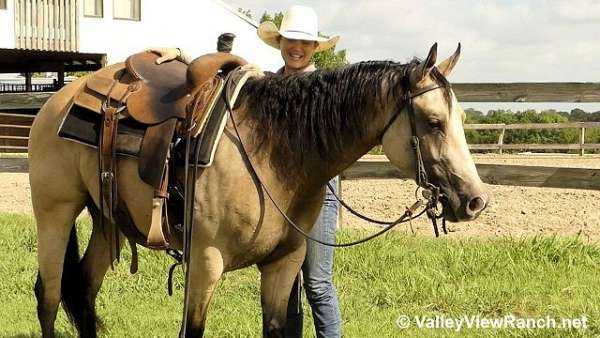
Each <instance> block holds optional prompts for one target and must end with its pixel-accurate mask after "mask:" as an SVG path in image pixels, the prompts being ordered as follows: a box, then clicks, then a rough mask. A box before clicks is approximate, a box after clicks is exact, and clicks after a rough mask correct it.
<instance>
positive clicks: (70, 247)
mask: <svg viewBox="0 0 600 338" xmlns="http://www.w3.org/2000/svg"><path fill="white" fill-rule="evenodd" d="M89 286H90V285H89V281H88V279H87V277H86V275H85V273H84V272H83V267H82V264H81V260H80V258H79V245H78V244H77V230H76V227H75V225H73V229H72V230H71V235H70V237H69V243H68V244H67V252H66V254H65V264H64V268H63V274H62V283H61V299H62V304H63V308H64V309H65V312H66V313H67V316H68V317H69V319H70V320H71V322H72V323H73V324H74V325H75V326H76V327H77V330H78V331H79V335H80V337H96V323H97V317H96V310H95V305H94V304H91V303H90V300H89V299H87V298H86V291H87V290H88V289H89Z"/></svg>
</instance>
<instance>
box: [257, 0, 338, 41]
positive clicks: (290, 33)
mask: <svg viewBox="0 0 600 338" xmlns="http://www.w3.org/2000/svg"><path fill="white" fill-rule="evenodd" d="M258 36H259V37H260V38H261V40H263V41H264V42H265V43H266V44H267V45H269V46H271V47H273V48H277V49H279V38H280V36H283V37H285V38H287V39H293V40H307V41H316V42H317V43H318V44H319V45H318V46H317V49H316V51H317V52H320V51H324V50H326V49H329V48H331V47H333V46H335V45H336V44H337V42H338V40H339V39H340V37H339V36H338V35H335V36H332V37H330V38H325V37H322V36H319V29H318V19H317V13H315V11H314V10H313V9H312V8H310V7H306V6H292V7H290V8H288V10H287V11H286V12H285V14H284V15H283V19H282V20H281V28H280V29H279V30H277V26H275V24H274V23H273V22H271V21H265V22H263V23H261V24H260V26H259V27H258Z"/></svg>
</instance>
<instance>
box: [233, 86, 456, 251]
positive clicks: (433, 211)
mask: <svg viewBox="0 0 600 338" xmlns="http://www.w3.org/2000/svg"><path fill="white" fill-rule="evenodd" d="M439 88H441V87H440V86H428V87H425V88H423V89H421V90H419V91H418V92H416V93H413V94H411V93H410V91H407V92H406V93H405V95H404V100H403V101H404V102H405V105H404V106H399V107H398V109H397V110H396V111H395V113H394V115H393V116H392V118H391V119H390V121H388V123H387V124H386V126H385V128H384V129H383V132H382V133H381V136H380V137H381V138H383V135H384V134H385V133H386V132H387V130H388V129H389V127H390V126H391V125H392V124H393V123H394V121H395V120H396V119H397V118H398V116H399V115H400V113H401V112H402V108H403V107H408V113H409V118H410V123H411V132H412V147H413V150H414V152H415V159H416V163H415V165H416V170H415V173H416V182H417V185H418V186H419V188H423V189H425V190H424V192H425V191H429V192H430V193H428V194H425V193H424V194H423V195H424V197H425V198H426V199H427V203H426V204H425V208H424V209H423V210H422V211H421V212H419V213H418V214H417V215H416V216H413V215H414V214H415V212H416V210H417V209H418V208H420V207H421V206H422V205H423V201H422V200H421V199H418V198H417V201H416V202H415V203H413V205H412V206H410V207H409V208H407V209H406V211H405V212H404V214H402V215H401V216H400V217H399V218H398V219H397V220H395V221H392V222H389V221H378V220H375V219H372V218H370V217H367V216H364V215H362V214H360V213H358V212H357V211H355V210H353V209H352V208H350V207H349V206H348V205H347V204H346V203H345V202H343V201H342V200H341V199H340V198H339V197H338V196H337V195H335V193H334V196H335V198H336V199H337V200H338V201H339V202H340V204H342V205H343V206H344V207H345V208H346V209H348V211H350V212H351V213H352V214H354V215H355V216H357V217H359V218H362V219H363V220H366V221H368V222H372V223H377V224H382V225H387V226H386V227H385V228H383V229H381V230H379V231H378V232H376V233H374V234H372V235H369V236H367V237H365V238H362V239H360V240H357V241H353V242H348V243H328V242H324V241H321V240H319V239H316V238H314V237H312V236H311V235H309V234H308V233H306V231H304V230H302V229H301V228H300V227H299V226H298V225H297V224H296V223H295V222H294V221H293V220H292V219H290V218H289V216H288V215H287V214H286V213H285V211H283V209H282V208H281V207H280V206H279V204H278V203H277V202H276V201H275V199H274V198H273V197H272V196H271V193H270V191H269V190H268V189H267V187H266V186H265V184H264V183H263V181H262V180H261V178H260V176H259V175H258V173H257V172H256V169H255V168H254V166H253V165H252V161H251V160H250V156H249V155H248V151H247V150H246V146H245V144H244V142H243V141H242V138H241V136H240V133H239V131H238V128H237V123H236V121H235V118H234V116H233V109H232V107H231V104H230V102H229V100H228V99H227V97H229V95H228V94H229V93H225V94H226V100H225V104H226V109H227V112H228V113H229V117H230V118H231V122H232V124H233V129H234V132H235V134H236V137H237V139H238V141H239V142H240V147H241V150H242V151H243V154H244V156H245V157H246V158H247V160H248V164H249V166H250V170H251V171H252V173H253V174H254V175H255V176H256V179H257V180H258V182H259V184H260V186H261V187H262V189H263V191H264V192H265V194H266V195H267V197H268V198H269V200H271V202H272V203H273V205H274V206H275V208H276V209H277V211H278V212H279V213H280V214H281V215H282V216H283V218H284V219H285V220H286V222H287V223H288V224H289V225H290V226H292V228H294V230H296V231H297V232H299V233H300V234H301V235H302V236H304V237H305V238H307V239H309V240H311V241H314V242H317V243H319V244H322V245H325V246H330V247H338V248H339V247H350V246H354V245H358V244H361V243H364V242H367V241H369V240H371V239H373V238H376V237H379V236H381V235H383V234H384V233H386V232H387V231H389V230H391V229H392V228H394V227H395V226H396V225H398V224H401V223H406V222H409V221H411V220H413V219H415V218H418V217H420V216H421V215H423V214H424V213H427V216H428V217H429V218H430V219H431V221H432V223H433V226H434V231H435V235H436V237H438V236H439V232H438V228H437V222H436V220H437V219H438V218H441V217H442V216H438V215H437V205H438V202H439V198H440V193H439V187H437V186H435V185H433V184H431V183H429V181H428V179H427V173H426V171H425V166H424V164H423V157H422V155H421V148H420V145H419V137H418V136H417V132H416V129H417V128H416V122H415V116H414V115H415V111H414V107H413V102H412V99H413V98H415V97H418V96H421V95H423V94H425V93H427V92H430V91H432V90H435V89H439ZM228 89H229V88H228ZM328 186H329V189H330V190H331V191H332V192H333V189H332V187H331V186H330V185H329V184H328ZM419 188H417V190H418V189H419ZM415 195H416V194H415ZM443 230H444V233H447V232H446V225H445V219H444V222H443Z"/></svg>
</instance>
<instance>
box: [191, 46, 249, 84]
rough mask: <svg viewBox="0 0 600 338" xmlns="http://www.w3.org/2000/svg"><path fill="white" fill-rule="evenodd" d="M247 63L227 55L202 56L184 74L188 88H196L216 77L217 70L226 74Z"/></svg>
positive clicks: (234, 56) (237, 57) (239, 58)
mask: <svg viewBox="0 0 600 338" xmlns="http://www.w3.org/2000/svg"><path fill="white" fill-rule="evenodd" d="M247 63H248V62H247V61H246V60H244V59H243V58H242V57H239V56H237V55H233V54H229V53H211V54H205V55H202V56H200V57H198V58H196V59H194V61H192V63H190V64H189V66H188V68H187V73H186V78H187V84H188V86H189V87H190V88H196V87H198V86H200V85H202V84H203V83H205V82H206V81H208V80H210V79H211V78H213V77H214V76H215V75H217V73H218V72H219V70H221V71H223V72H224V73H228V72H230V71H232V70H233V69H235V68H236V67H239V66H243V65H245V64H247Z"/></svg>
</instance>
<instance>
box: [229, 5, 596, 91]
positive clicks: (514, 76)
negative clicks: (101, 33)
mask: <svg viewBox="0 0 600 338" xmlns="http://www.w3.org/2000/svg"><path fill="white" fill-rule="evenodd" d="M226 1H227V0H226ZM227 2H228V3H229V4H230V5H232V6H233V7H234V8H244V9H250V10H251V11H252V13H253V16H254V18H255V19H257V20H258V19H259V18H260V16H261V15H262V13H263V12H264V11H267V12H269V13H273V12H278V11H285V9H286V8H287V7H289V6H290V5H293V4H303V5H307V6H310V7H313V8H314V9H315V10H316V12H317V14H318V15H319V25H320V27H319V29H320V30H321V31H322V32H323V33H325V34H328V35H332V34H339V35H340V36H341V42H340V44H339V45H338V49H346V50H347V52H348V59H349V61H350V62H356V61H362V60H394V61H399V62H404V61H407V60H409V59H411V58H412V57H414V56H418V57H421V58H424V57H425V56H426V55H427V52H428V50H429V48H430V47H431V45H433V43H434V42H438V45H439V48H438V57H439V60H438V61H442V59H445V58H446V57H448V56H450V55H451V54H452V53H453V52H454V50H455V49H456V46H457V43H458V42H461V44H462V54H461V60H460V62H459V64H458V66H457V68H455V73H454V74H453V75H452V78H451V80H452V81H454V82H517V81H518V82H536V81H540V82H569V81H573V82H600V1H598V0H568V1H567V0H564V1H543V0H521V1H516V0H504V1H476V0H453V1H448V0H421V1H414V0H402V1H400V0H388V1H382V0H370V1H362V0H343V1H342V0H327V1H323V0H319V1H316V0H305V1H303V2H298V1H287V0H229V1H227Z"/></svg>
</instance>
